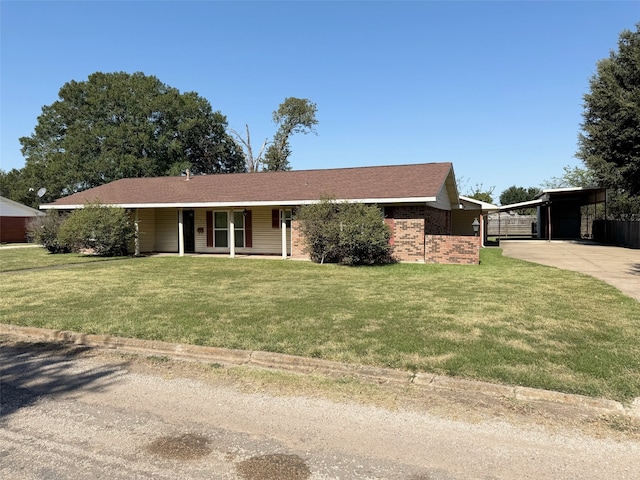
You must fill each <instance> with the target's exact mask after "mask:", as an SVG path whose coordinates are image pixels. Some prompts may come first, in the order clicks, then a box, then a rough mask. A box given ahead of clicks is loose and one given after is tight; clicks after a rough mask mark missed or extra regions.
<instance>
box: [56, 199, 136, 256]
mask: <svg viewBox="0 0 640 480" xmlns="http://www.w3.org/2000/svg"><path fill="white" fill-rule="evenodd" d="M133 236H134V227H133V224H132V222H131V219H130V218H129V214H128V213H127V211H126V210H125V209H124V208H119V207H108V206H105V205H100V204H87V205H85V207H84V208H81V209H78V210H74V211H73V212H72V213H71V214H70V215H69V216H68V217H67V219H66V220H65V222H64V223H63V224H62V226H61V227H60V230H59V232H58V240H59V242H60V243H61V244H64V245H67V246H68V247H69V248H70V249H71V250H72V251H73V252H82V251H91V252H93V253H94V254H96V255H100V256H104V257H116V256H121V255H126V254H127V253H128V245H129V243H130V241H131V239H132V238H133Z"/></svg>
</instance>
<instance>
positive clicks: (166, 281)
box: [0, 249, 640, 400]
mask: <svg viewBox="0 0 640 480" xmlns="http://www.w3.org/2000/svg"><path fill="white" fill-rule="evenodd" d="M7 252H8V251H6V252H5V251H0V263H4V258H5V254H6V253H7ZM34 253H35V252H34ZM481 258H482V263H481V265H479V266H454V265H412V264H397V265H390V266H384V267H363V268H349V267H341V266H336V265H316V264H312V263H308V262H294V261H281V260H267V259H255V260H254V259H251V260H248V259H228V258H213V257H206V256H200V257H182V258H180V257H151V258H138V259H134V258H132V259H125V260H120V261H117V262H100V263H90V264H86V265H82V266H80V267H77V268H72V269H65V268H57V269H50V270H31V271H24V272H11V273H5V274H2V275H0V290H1V291H2V298H1V299H0V316H1V318H2V319H4V320H3V321H4V322H7V323H12V324H17V325H29V326H37V327H46V328H55V329H63V330H73V331H80V332H84V333H102V334H110V335H118V336H128V337H138V338H145V339H157V340H164V341H172V342H182V343H192V344H197V345H211V346H220V347H228V348H240V349H249V350H265V351H273V352H282V353H288V354H294V355H304V356H309V357H318V358H325V359H331V360H338V361H345V362H351V363H357V364H368V365H377V366H387V367H393V368H402V369H409V370H412V371H429V372H435V373H442V374H448V375H454V376H459V377H464V378H472V379H479V380H486V381H494V382H500V383H506V384H512V385H513V384H515V385H526V386H531V387H537V388H546V389H552V390H558V391H563V392H568V393H581V394H586V395H592V396H604V397H608V398H613V399H618V400H628V399H631V398H633V397H636V396H640V325H639V323H640V303H639V302H637V301H635V300H633V299H631V298H629V297H626V296H624V295H622V294H621V293H619V292H618V291H617V290H616V289H615V288H613V287H611V286H609V285H607V284H605V283H603V282H601V281H598V280H596V279H594V278H592V277H588V276H585V275H581V274H578V273H574V272H568V271H563V270H558V269H554V268H549V267H544V266H540V265H534V264H531V263H527V262H522V261H518V260H514V259H509V258H505V257H502V254H501V250H499V249H485V250H483V251H482V257H481Z"/></svg>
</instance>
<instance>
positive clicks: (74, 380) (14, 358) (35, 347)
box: [0, 341, 126, 423]
mask: <svg viewBox="0 0 640 480" xmlns="http://www.w3.org/2000/svg"><path fill="white" fill-rule="evenodd" d="M89 349H90V347H81V346H76V345H64V344H60V343H44V342H41V343H29V342H19V343H10V344H6V343H4V342H1V341H0V423H2V421H4V420H5V419H6V417H7V416H8V415H11V414H12V413H14V412H16V411H17V410H19V409H21V408H24V407H28V406H29V405H32V404H34V403H36V402H37V401H38V400H40V399H42V398H45V397H47V396H52V395H57V394H65V393H69V392H73V391H76V390H83V391H97V390H101V389H103V388H105V387H108V386H109V385H112V384H113V383H115V382H116V381H117V380H118V376H119V374H120V373H122V371H123V370H122V369H123V367H124V366H125V365H126V363H123V364H118V365H108V366H101V367H99V368H89V369H87V368H86V367H82V366H78V365H77V364H76V363H75V362H74V360H75V358H76V357H78V356H79V355H81V354H82V353H84V352H86V351H87V350H89Z"/></svg>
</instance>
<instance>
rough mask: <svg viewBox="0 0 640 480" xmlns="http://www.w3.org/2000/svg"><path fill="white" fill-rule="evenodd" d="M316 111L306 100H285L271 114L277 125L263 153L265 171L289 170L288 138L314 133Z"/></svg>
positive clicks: (290, 98)
mask: <svg viewBox="0 0 640 480" xmlns="http://www.w3.org/2000/svg"><path fill="white" fill-rule="evenodd" d="M317 110H318V108H317V106H316V104H315V103H312V102H310V101H309V100H307V99H306V98H295V97H288V98H285V100H284V102H282V103H281V104H280V106H279V107H278V109H277V110H276V111H275V112H273V121H274V122H275V123H276V124H277V125H278V130H277V131H276V134H275V135H274V136H273V142H272V143H271V145H269V148H267V151H266V153H265V158H264V169H265V170H268V171H278V170H291V166H290V165H289V156H290V155H291V147H290V145H289V138H290V137H291V135H293V134H294V133H303V134H305V135H306V134H307V133H309V132H311V133H316V132H315V129H314V127H315V125H317V124H318V120H317V119H316V112H317Z"/></svg>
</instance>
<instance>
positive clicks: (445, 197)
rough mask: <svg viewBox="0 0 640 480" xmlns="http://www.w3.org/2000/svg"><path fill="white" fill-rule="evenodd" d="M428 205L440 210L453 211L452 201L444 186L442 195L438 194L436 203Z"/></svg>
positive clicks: (441, 190) (441, 191)
mask: <svg viewBox="0 0 640 480" xmlns="http://www.w3.org/2000/svg"><path fill="white" fill-rule="evenodd" d="M427 205H429V206H430V207H433V208H438V209H440V210H451V199H450V198H449V192H448V191H447V188H446V185H443V186H442V188H441V189H440V193H438V196H437V197H436V201H435V202H429V203H428V204H427Z"/></svg>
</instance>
